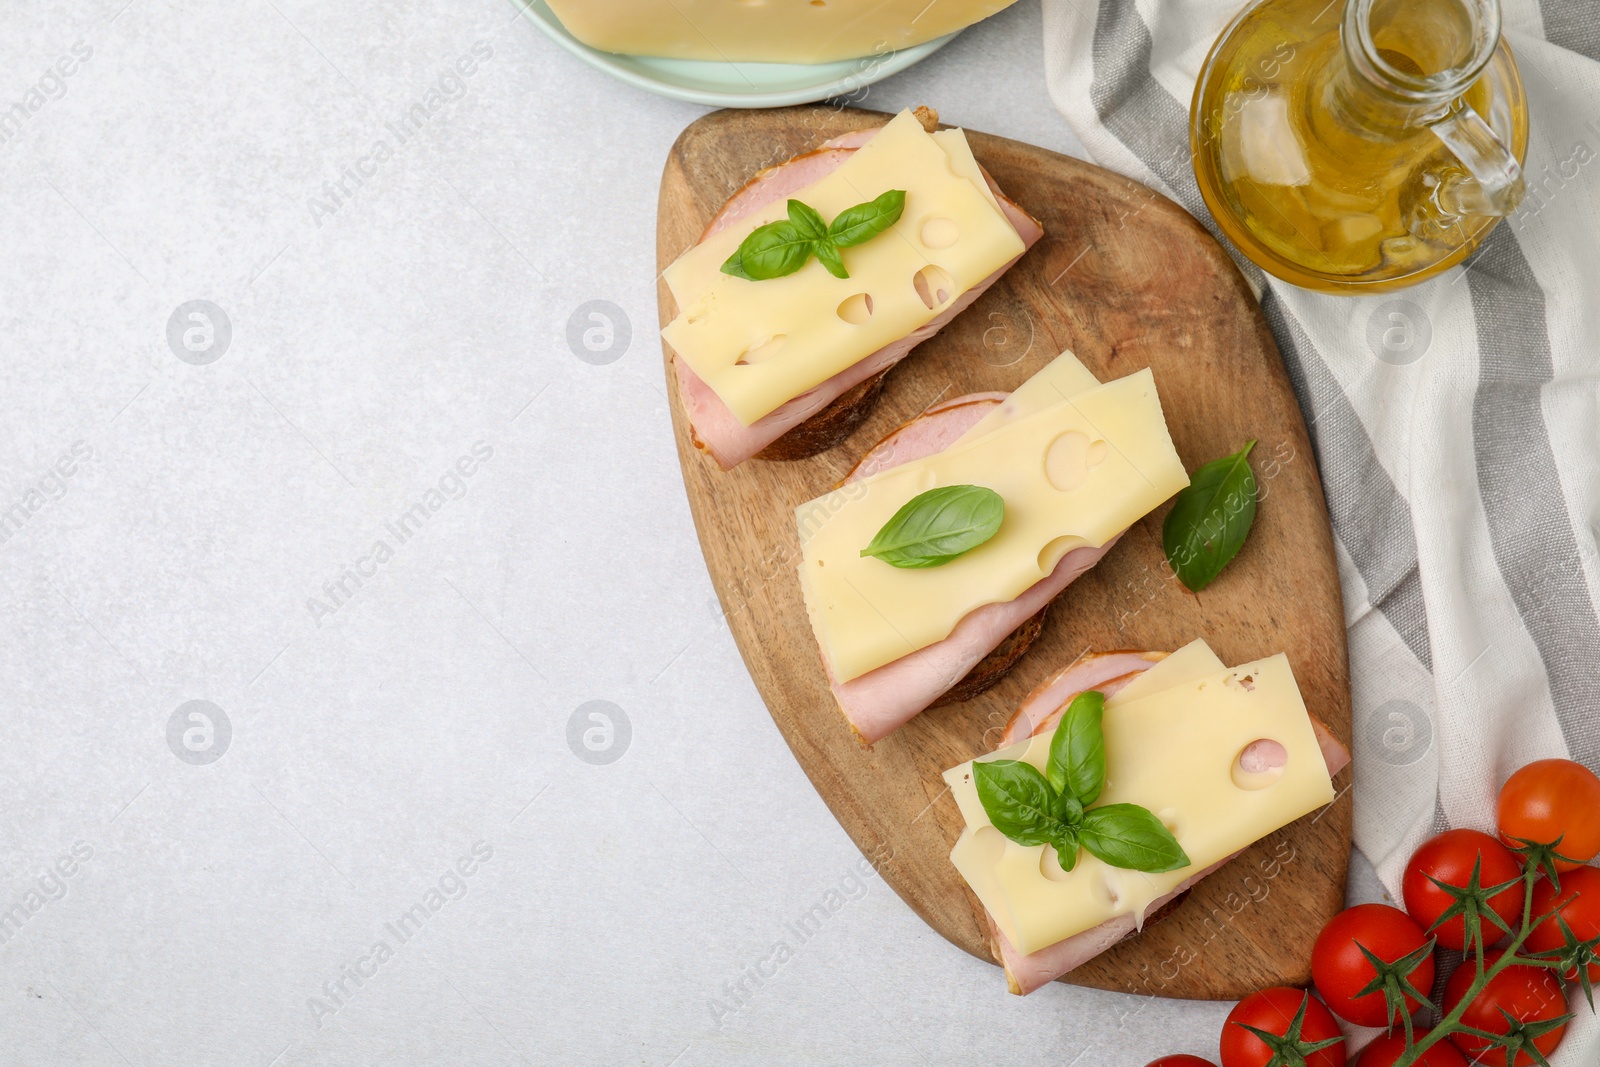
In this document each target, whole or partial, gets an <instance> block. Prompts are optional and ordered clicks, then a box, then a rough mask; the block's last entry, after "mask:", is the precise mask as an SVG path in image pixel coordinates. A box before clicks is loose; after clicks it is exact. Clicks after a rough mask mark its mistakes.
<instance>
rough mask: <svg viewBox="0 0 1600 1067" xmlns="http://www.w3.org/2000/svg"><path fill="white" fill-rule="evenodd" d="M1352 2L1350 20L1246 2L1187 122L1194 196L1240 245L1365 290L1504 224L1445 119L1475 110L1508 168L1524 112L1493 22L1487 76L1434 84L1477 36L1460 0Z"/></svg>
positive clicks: (1446, 262)
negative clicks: (1446, 92)
mask: <svg viewBox="0 0 1600 1067" xmlns="http://www.w3.org/2000/svg"><path fill="white" fill-rule="evenodd" d="M1348 3H1349V4H1352V5H1357V4H1359V5H1360V6H1361V9H1362V10H1361V12H1360V16H1361V18H1360V20H1359V22H1358V21H1357V20H1356V19H1354V18H1351V17H1349V16H1352V15H1355V14H1356V12H1353V11H1347V10H1346V7H1345V3H1343V2H1341V0H1332V2H1331V3H1330V0H1264V2H1262V3H1259V4H1257V5H1256V6H1254V7H1252V8H1251V9H1249V10H1247V11H1246V12H1245V13H1244V14H1242V15H1241V16H1240V17H1239V18H1238V19H1237V20H1236V21H1235V23H1234V24H1233V26H1232V27H1230V29H1229V30H1228V31H1227V32H1226V33H1225V34H1224V35H1223V37H1222V38H1221V39H1220V40H1219V41H1218V43H1217V45H1216V46H1215V48H1214V49H1213V51H1212V54H1211V57H1210V58H1209V59H1208V60H1207V63H1206V68H1205V71H1204V73H1203V74H1202V77H1201V80H1200V83H1199V85H1198V86H1197V87H1196V92H1195V100H1194V108H1193V115H1192V123H1191V133H1192V137H1193V147H1194V153H1195V176H1196V178H1197V180H1198V182H1199V185H1200V190H1201V193H1202V195H1203V196H1204V197H1205V200H1206V202H1207V205H1208V206H1209V207H1210V208H1211V211H1212V214H1213V215H1214V216H1215V217H1216V218H1217V221H1218V223H1219V225H1220V226H1221V227H1222V229H1223V230H1224V232H1225V233H1227V235H1228V237H1229V238H1230V239H1232V240H1233V241H1234V243H1235V244H1237V245H1239V246H1240V248H1241V250H1242V251H1244V252H1245V254H1246V255H1248V256H1250V257H1251V258H1252V259H1254V260H1255V261H1256V262H1258V263H1260V264H1261V265H1262V266H1263V267H1265V268H1266V269H1267V270H1269V271H1271V272H1272V273H1274V274H1277V275H1278V276H1279V277H1283V278H1285V279H1286V280H1289V281H1291V282H1295V283H1296V284H1299V285H1306V286H1310V287H1313V288H1321V289H1329V290H1335V291H1339V290H1346V291H1348V290H1355V289H1361V290H1368V291H1370V290H1373V289H1383V288H1394V287H1398V286H1399V285H1404V284H1410V283H1411V282H1414V281H1417V280H1420V279H1421V278H1424V277H1428V276H1430V275H1432V274H1434V273H1437V272H1438V271H1441V270H1443V269H1445V268H1446V267H1448V266H1450V265H1451V264H1452V263H1455V262H1458V261H1459V260H1460V259H1461V258H1462V257H1464V256H1465V255H1466V254H1467V253H1468V252H1469V251H1470V250H1471V248H1472V247H1473V246H1474V245H1475V244H1476V243H1477V241H1478V240H1480V239H1481V238H1482V237H1483V236H1484V235H1485V234H1486V233H1487V232H1488V230H1489V228H1490V227H1491V226H1492V225H1493V224H1494V223H1495V222H1496V221H1498V219H1497V217H1496V214H1494V213H1492V212H1494V211H1495V210H1496V209H1494V208H1492V207H1488V206H1487V205H1486V204H1484V203H1483V202H1482V198H1481V197H1479V196H1477V194H1476V193H1475V191H1474V188H1475V174H1474V173H1473V172H1472V171H1471V170H1469V169H1468V167H1467V165H1466V164H1465V163H1463V161H1462V160H1461V159H1460V158H1458V155H1459V151H1458V149H1453V148H1452V147H1451V145H1450V144H1447V141H1446V140H1445V139H1444V138H1445V137H1447V136H1455V135H1454V134H1453V133H1452V132H1451V131H1449V130H1446V131H1445V132H1444V133H1441V132H1440V130H1441V129H1444V128H1445V127H1446V126H1449V125H1450V124H1452V123H1454V124H1458V125H1460V124H1462V123H1463V121H1464V120H1462V119H1461V118H1459V117H1457V118H1451V117H1450V115H1451V114H1452V110H1451V109H1452V108H1454V109H1457V111H1461V110H1465V109H1471V111H1472V112H1475V116H1470V117H1469V118H1472V119H1475V118H1477V117H1481V118H1482V119H1483V120H1484V123H1485V124H1486V127H1487V129H1489V130H1491V131H1492V132H1491V133H1489V134H1488V139H1489V145H1490V146H1491V147H1490V149H1489V151H1490V153H1491V154H1492V149H1493V145H1494V142H1495V139H1496V137H1498V139H1499V141H1500V142H1501V143H1504V144H1508V145H1509V146H1510V148H1509V150H1508V151H1509V153H1510V154H1514V156H1515V160H1508V161H1507V162H1509V164H1510V165H1511V166H1512V167H1513V168H1515V167H1516V166H1517V164H1518V163H1519V162H1520V159H1521V157H1522V154H1523V152H1524V151H1525V150H1526V144H1527V113H1526V107H1525V104H1524V103H1523V97H1522V87H1521V83H1520V81H1519V80H1518V78H1517V73H1516V67H1515V64H1514V63H1513V62H1512V60H1511V57H1510V54H1509V52H1508V51H1507V50H1506V48H1505V46H1504V44H1499V46H1498V48H1496V47H1495V45H1496V41H1497V39H1498V23H1497V21H1496V24H1495V27H1494V28H1495V38H1496V40H1494V41H1490V42H1489V43H1488V45H1487V48H1488V51H1486V52H1485V54H1486V55H1489V56H1490V58H1489V60H1488V63H1487V66H1486V67H1481V69H1482V70H1483V73H1482V74H1481V76H1480V75H1478V74H1476V73H1475V74H1474V75H1473V80H1472V81H1471V83H1470V85H1468V86H1466V87H1465V88H1464V91H1461V92H1459V93H1455V94H1452V96H1450V97H1442V96H1441V95H1440V93H1439V91H1438V90H1437V89H1434V88H1432V87H1434V86H1437V85H1448V84H1449V78H1450V76H1451V72H1453V71H1457V70H1459V69H1460V68H1461V67H1462V66H1463V64H1468V63H1471V62H1472V55H1473V52H1474V50H1475V49H1482V48H1484V43H1483V42H1482V40H1481V34H1482V31H1483V27H1482V26H1481V25H1479V24H1478V21H1477V19H1476V18H1475V17H1474V9H1473V5H1472V4H1470V3H1468V2H1466V0H1348ZM1341 25H1343V32H1341ZM1352 35H1355V36H1357V37H1358V38H1361V39H1358V40H1354V41H1352V40H1350V39H1349V38H1350V37H1351V36H1352ZM1391 80H1392V82H1393V84H1389V82H1390V81H1391ZM1418 86H1420V87H1422V88H1418ZM1474 129H1476V127H1474ZM1479 165H1480V166H1481V165H1482V163H1481V160H1480V161H1479ZM1517 182H1518V188H1517V190H1515V191H1513V192H1512V193H1510V194H1508V196H1507V197H1502V200H1501V204H1502V207H1503V205H1504V204H1506V203H1511V204H1513V205H1514V202H1515V201H1514V199H1513V198H1514V197H1516V196H1520V177H1518V178H1517ZM1480 209H1481V210H1482V211H1484V212H1489V213H1478V212H1479V210H1480Z"/></svg>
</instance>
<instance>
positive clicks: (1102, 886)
mask: <svg viewBox="0 0 1600 1067" xmlns="http://www.w3.org/2000/svg"><path fill="white" fill-rule="evenodd" d="M1215 660H1216V657H1215V655H1214V654H1212V653H1211V650H1210V649H1209V648H1207V647H1206V646H1205V645H1204V643H1203V642H1196V643H1195V644H1194V645H1190V646H1187V647H1186V648H1185V649H1182V650H1180V651H1179V652H1177V653H1175V654H1174V655H1172V656H1169V657H1168V658H1167V659H1165V660H1163V661H1162V662H1161V663H1159V664H1157V665H1156V666H1155V667H1152V668H1151V669H1150V670H1149V671H1147V672H1146V673H1145V674H1144V675H1143V676H1142V677H1141V678H1139V679H1138V680H1137V681H1136V682H1135V683H1133V685H1130V686H1129V687H1128V688H1126V689H1123V690H1122V691H1121V692H1119V693H1117V694H1116V695H1115V696H1113V697H1111V698H1110V699H1108V700H1107V701H1106V710H1105V718H1104V730H1105V746H1106V787H1105V790H1104V792H1103V793H1102V794H1101V795H1100V797H1099V799H1098V800H1097V801H1096V802H1095V806H1097V807H1098V806H1099V805H1102V804H1117V803H1129V804H1138V805H1140V806H1141V807H1145V808H1148V809H1149V810H1151V811H1153V812H1154V813H1155V814H1156V816H1157V817H1158V818H1159V819H1161V820H1162V822H1164V823H1165V824H1166V825H1167V827H1168V829H1170V830H1171V831H1172V832H1173V834H1174V835H1175V836H1176V837H1177V839H1178V843H1179V844H1180V845H1182V846H1183V849H1184V851H1185V852H1186V853H1187V854H1188V856H1189V858H1190V860H1191V861H1192V862H1191V864H1190V866H1188V867H1185V868H1183V869H1181V870H1176V871H1169V872H1167V873H1164V874H1144V873H1141V872H1138V871H1128V870H1122V869H1120V868H1116V867H1111V866H1108V865H1107V864H1105V863H1104V862H1102V861H1101V860H1099V859H1097V858H1095V857H1094V856H1092V855H1090V854H1089V853H1088V852H1087V851H1084V852H1081V853H1080V854H1079V857H1078V863H1077V867H1076V868H1075V869H1074V870H1073V871H1072V872H1071V873H1070V874H1069V873H1067V872H1064V871H1062V870H1061V869H1060V865H1059V863H1058V862H1057V860H1056V857H1055V854H1054V850H1053V849H1052V848H1051V847H1050V846H1048V845H1039V846H1034V847H1026V846H1023V845H1019V844H1017V843H1016V842H1014V841H1010V840H1008V839H1007V838H1005V837H1004V836H1003V835H1002V834H1001V833H1000V831H999V830H996V829H995V828H994V826H993V825H992V824H991V823H990V822H989V819H988V816H987V815H986V814H985V813H984V810H983V805H982V803H981V802H980V801H979V799H978V795H977V789H976V787H975V786H974V784H973V779H972V763H971V762H968V763H964V764H962V765H961V766H959V767H955V768H952V769H951V770H948V771H946V772H945V775H944V778H945V781H946V782H947V783H949V785H950V788H951V792H952V793H953V795H954V796H955V798H956V803H957V805H958V806H959V807H960V809H961V814H962V817H963V818H964V819H965V820H966V823H967V825H966V829H964V830H963V831H962V832H961V837H960V838H959V839H958V840H957V841H956V845H955V848H954V849H953V850H952V851H951V853H950V859H951V862H952V863H954V864H955V866H956V868H957V869H958V870H960V872H961V874H962V876H963V877H964V878H966V880H967V882H968V884H969V885H971V886H972V889H973V892H974V893H976V894H977V896H978V899H980V900H981V901H982V902H983V905H984V907H985V908H987V909H988V911H989V914H990V915H991V916H993V917H994V920H995V922H996V924H997V925H998V926H999V927H1000V929H1001V931H1002V932H1004V933H1005V935H1006V939H1007V940H1008V941H1010V942H1011V944H1012V945H1014V946H1015V947H1016V948H1017V949H1018V950H1020V951H1022V952H1036V951H1038V950H1039V949H1042V948H1045V947H1047V946H1049V945H1053V944H1055V943H1056V942H1057V941H1061V940H1063V939H1064V938H1068V937H1071V936H1072V935H1074V934H1078V933H1082V932H1083V931H1085V930H1088V929H1090V928H1092V927H1095V926H1098V925H1099V924H1100V923H1103V922H1105V921H1106V920H1108V919H1111V918H1113V917H1115V916H1118V915H1132V916H1134V917H1135V919H1136V920H1137V921H1138V922H1139V923H1141V924H1142V923H1143V921H1144V915H1145V910H1146V909H1147V908H1148V907H1149V906H1150V904H1151V903H1152V902H1154V901H1155V900H1157V899H1159V898H1160V897H1163V896H1165V895H1166V894H1168V893H1170V892H1172V891H1173V890H1174V889H1175V888H1176V887H1177V886H1178V885H1179V884H1180V883H1182V882H1183V881H1185V880H1186V879H1188V878H1190V877H1192V876H1193V875H1195V874H1197V873H1199V872H1200V871H1201V870H1203V869H1204V868H1206V867H1209V866H1211V865H1212V864H1214V863H1217V862H1219V861H1221V860H1222V859H1224V858H1225V857H1227V856H1229V855H1231V854H1233V853H1235V852H1237V851H1239V850H1240V849H1243V848H1245V847H1247V846H1249V845H1250V844H1253V843H1254V842H1256V841H1258V840H1260V839H1261V838H1263V837H1265V836H1266V835H1268V834H1270V833H1272V832H1273V831H1274V830H1277V829H1278V828H1280V827H1282V826H1286V825H1288V824H1289V823H1291V822H1293V821H1294V820H1295V819H1298V818H1300V817H1301V816H1302V815H1306V814H1308V813H1309V812H1312V811H1315V810H1316V809H1317V808H1319V807H1322V806H1323V805H1325V804H1327V803H1329V802H1330V801H1332V800H1333V796H1334V792H1333V783H1332V781H1331V780H1330V779H1329V777H1328V769H1327V764H1326V763H1325V762H1324V760H1323V758H1322V752H1321V749H1320V748H1319V746H1318V744H1317V738H1316V734H1315V732H1314V731H1313V730H1312V727H1311V720H1310V718H1309V716H1308V715H1307V713H1306V708H1305V703H1304V701H1303V700H1302V699H1301V696H1300V689H1299V686H1298V685H1296V683H1295V679H1294V673H1293V672H1292V671H1291V670H1290V668H1289V661H1288V659H1287V657H1285V656H1283V655H1277V656H1272V657H1270V658H1268V659H1263V660H1258V661H1256V662H1254V663H1247V664H1244V665H1242V666H1239V667H1234V668H1232V669H1228V668H1222V669H1221V670H1216V671H1210V670H1203V671H1202V668H1208V667H1209V663H1210V662H1213V661H1215ZM1135 685H1137V686H1139V688H1138V689H1134V686H1135ZM1054 733H1055V731H1053V730H1052V731H1048V732H1046V733H1043V734H1040V735H1039V736H1037V737H1034V738H1031V739H1029V740H1027V741H1021V742H1018V743H1016V744H1014V745H1011V746H1008V747H1007V748H1004V749H1002V750H1000V751H999V752H996V753H994V755H993V756H992V757H990V756H985V757H983V758H984V759H985V760H988V759H991V758H993V759H1020V760H1024V761H1026V762H1028V763H1031V764H1033V765H1034V766H1035V767H1036V768H1038V769H1039V770H1040V771H1041V772H1042V771H1043V770H1044V768H1045V763H1046V761H1047V759H1048V757H1049V751H1050V740H1051V738H1052V737H1053V736H1054ZM1263 739H1266V740H1272V741H1276V742H1278V743H1279V744H1280V745H1282V746H1283V748H1284V750H1285V751H1286V753H1287V761H1286V762H1285V763H1284V766H1283V768H1282V770H1281V772H1279V773H1277V774H1276V775H1270V774H1269V775H1255V776H1250V775H1246V774H1244V773H1243V772H1241V771H1239V770H1238V769H1237V768H1238V757H1239V754H1240V753H1241V752H1242V751H1243V750H1244V749H1245V748H1246V747H1248V746H1249V745H1250V744H1251V743H1252V742H1254V741H1258V740H1263Z"/></svg>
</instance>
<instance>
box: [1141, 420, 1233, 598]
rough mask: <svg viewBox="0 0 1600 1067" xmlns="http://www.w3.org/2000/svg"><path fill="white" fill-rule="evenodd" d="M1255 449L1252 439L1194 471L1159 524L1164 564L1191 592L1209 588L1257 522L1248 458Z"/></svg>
mask: <svg viewBox="0 0 1600 1067" xmlns="http://www.w3.org/2000/svg"><path fill="white" fill-rule="evenodd" d="M1255 446H1256V443H1255V442H1254V441H1251V442H1250V443H1248V444H1246V445H1245V446H1244V447H1243V448H1241V449H1240V450H1239V451H1237V452H1235V453H1234V454H1233V455H1231V456H1224V457H1223V458H1221V459H1215V460H1212V461H1211V462H1210V463H1207V464H1206V465H1205V466H1203V467H1201V468H1200V469H1199V470H1197V471H1195V472H1194V477H1193V478H1191V479H1190V481H1189V486H1188V488H1187V489H1184V490H1182V491H1181V492H1179V493H1178V497H1177V502H1176V503H1175V504H1173V506H1172V510H1171V511H1169V512H1167V519H1166V522H1164V523H1162V525H1161V542H1162V546H1163V547H1164V548H1165V549H1166V552H1167V562H1168V563H1170V564H1171V565H1172V571H1173V573H1174V574H1176V575H1177V576H1178V578H1179V580H1180V581H1182V582H1183V584H1184V585H1186V586H1188V587H1189V589H1190V590H1191V591H1192V592H1196V593H1198V592H1199V591H1200V590H1202V589H1204V588H1205V587H1206V586H1208V585H1210V584H1211V582H1212V579H1214V578H1216V576H1217V575H1218V574H1220V573H1221V572H1222V568H1223V567H1225V566H1227V565H1228V561H1229V560H1231V559H1233V557H1234V556H1236V555H1238V554H1239V549H1240V547H1241V546H1243V544H1244V539H1245V538H1246V537H1247V536H1248V535H1249V533H1250V526H1251V524H1252V523H1254V522H1255V521H1256V476H1255V472H1254V471H1252V470H1251V469H1250V460H1249V456H1250V450H1251V449H1252V448H1254V447H1255Z"/></svg>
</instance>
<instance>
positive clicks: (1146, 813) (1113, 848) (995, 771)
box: [972, 690, 1190, 874]
mask: <svg viewBox="0 0 1600 1067" xmlns="http://www.w3.org/2000/svg"><path fill="white" fill-rule="evenodd" d="M1105 705H1106V698H1105V695H1104V694H1102V693H1100V692H1097V691H1095V690H1090V691H1089V692H1087V693H1079V694H1078V696H1077V697H1075V698H1074V699H1073V701H1072V703H1071V704H1069V705H1067V710H1066V712H1065V713H1064V714H1063V715H1062V716H1061V723H1060V724H1059V725H1058V726H1057V727H1056V733H1055V736H1054V737H1052V738H1051V739H1050V757H1049V759H1048V761H1047V762H1046V763H1045V773H1043V774H1040V773H1039V772H1038V771H1037V770H1035V769H1034V767H1033V765H1032V764H1031V763H1024V762H1022V761H1021V760H1009V759H1002V760H991V761H989V762H987V763H974V764H973V765H972V773H973V777H974V779H975V784H976V785H977V788H978V800H979V801H980V802H982V804H983V810H984V813H985V814H986V815H988V816H989V821H990V822H991V823H993V824H994V828H995V829H996V830H999V831H1000V832H1001V833H1002V834H1004V835H1006V837H1008V838H1010V839H1011V840H1013V841H1015V842H1016V843H1017V844H1019V845H1054V846H1055V850H1056V860H1057V862H1059V863H1060V864H1061V869H1062V870H1064V871H1070V870H1072V869H1073V868H1074V867H1076V866H1077V865H1078V849H1079V848H1080V847H1082V848H1084V849H1087V850H1088V851H1089V853H1090V855H1093V856H1096V857H1098V858H1099V859H1100V860H1101V861H1102V862H1104V863H1107V864H1109V865H1110V866H1112V867H1121V868H1123V869H1125V870H1130V871H1144V872H1146V873H1148V874H1160V873H1162V872H1164V871H1175V870H1178V869H1179V868H1181V867H1187V866H1189V863H1190V860H1189V855H1188V853H1186V852H1184V851H1183V846H1182V845H1180V844H1178V839H1177V838H1175V837H1173V836H1172V831H1170V830H1168V829H1167V828H1166V827H1165V826H1164V825H1162V823H1161V820H1160V819H1158V818H1156V817H1155V815H1154V814H1152V813H1151V812H1150V810H1149V809H1147V808H1141V807H1140V806H1139V805H1137V804H1104V805H1102V806H1100V807H1098V808H1091V807H1090V806H1089V805H1091V804H1093V803H1094V802H1095V801H1096V800H1098V799H1099V798H1100V793H1101V790H1103V789H1104V788H1105V781H1106V743H1105V733H1104V731H1103V729H1102V727H1101V721H1102V718H1103V716H1104V714H1105Z"/></svg>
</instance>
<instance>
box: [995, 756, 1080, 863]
mask: <svg viewBox="0 0 1600 1067" xmlns="http://www.w3.org/2000/svg"><path fill="white" fill-rule="evenodd" d="M972 777H973V780H974V784H975V785H976V786H977V788H978V800H979V801H980V802H981V803H982V804H983V811H984V814H986V815H988V816H989V821H990V822H992V823H993V824H994V828H995V829H996V830H999V831H1000V832H1001V833H1002V834H1005V835H1006V837H1008V838H1010V839H1011V840H1013V841H1015V842H1016V843H1017V844H1019V845H1044V844H1048V843H1049V842H1050V841H1051V840H1052V839H1053V838H1055V837H1058V836H1059V835H1060V834H1061V832H1062V831H1063V830H1065V829H1066V828H1065V827H1064V826H1062V824H1061V822H1060V821H1059V820H1058V819H1056V818H1055V817H1054V816H1052V815H1051V814H1050V809H1051V806H1052V804H1053V802H1054V800H1055V796H1054V794H1053V793H1052V791H1051V789H1050V786H1049V784H1048V783H1047V782H1045V780H1044V775H1042V774H1040V773H1039V772H1038V771H1036V770H1034V768H1033V765H1032V764H1030V763H1023V762H1022V761H1021V760H1012V759H997V760H990V761H989V762H987V763H974V764H973V765H972Z"/></svg>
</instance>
